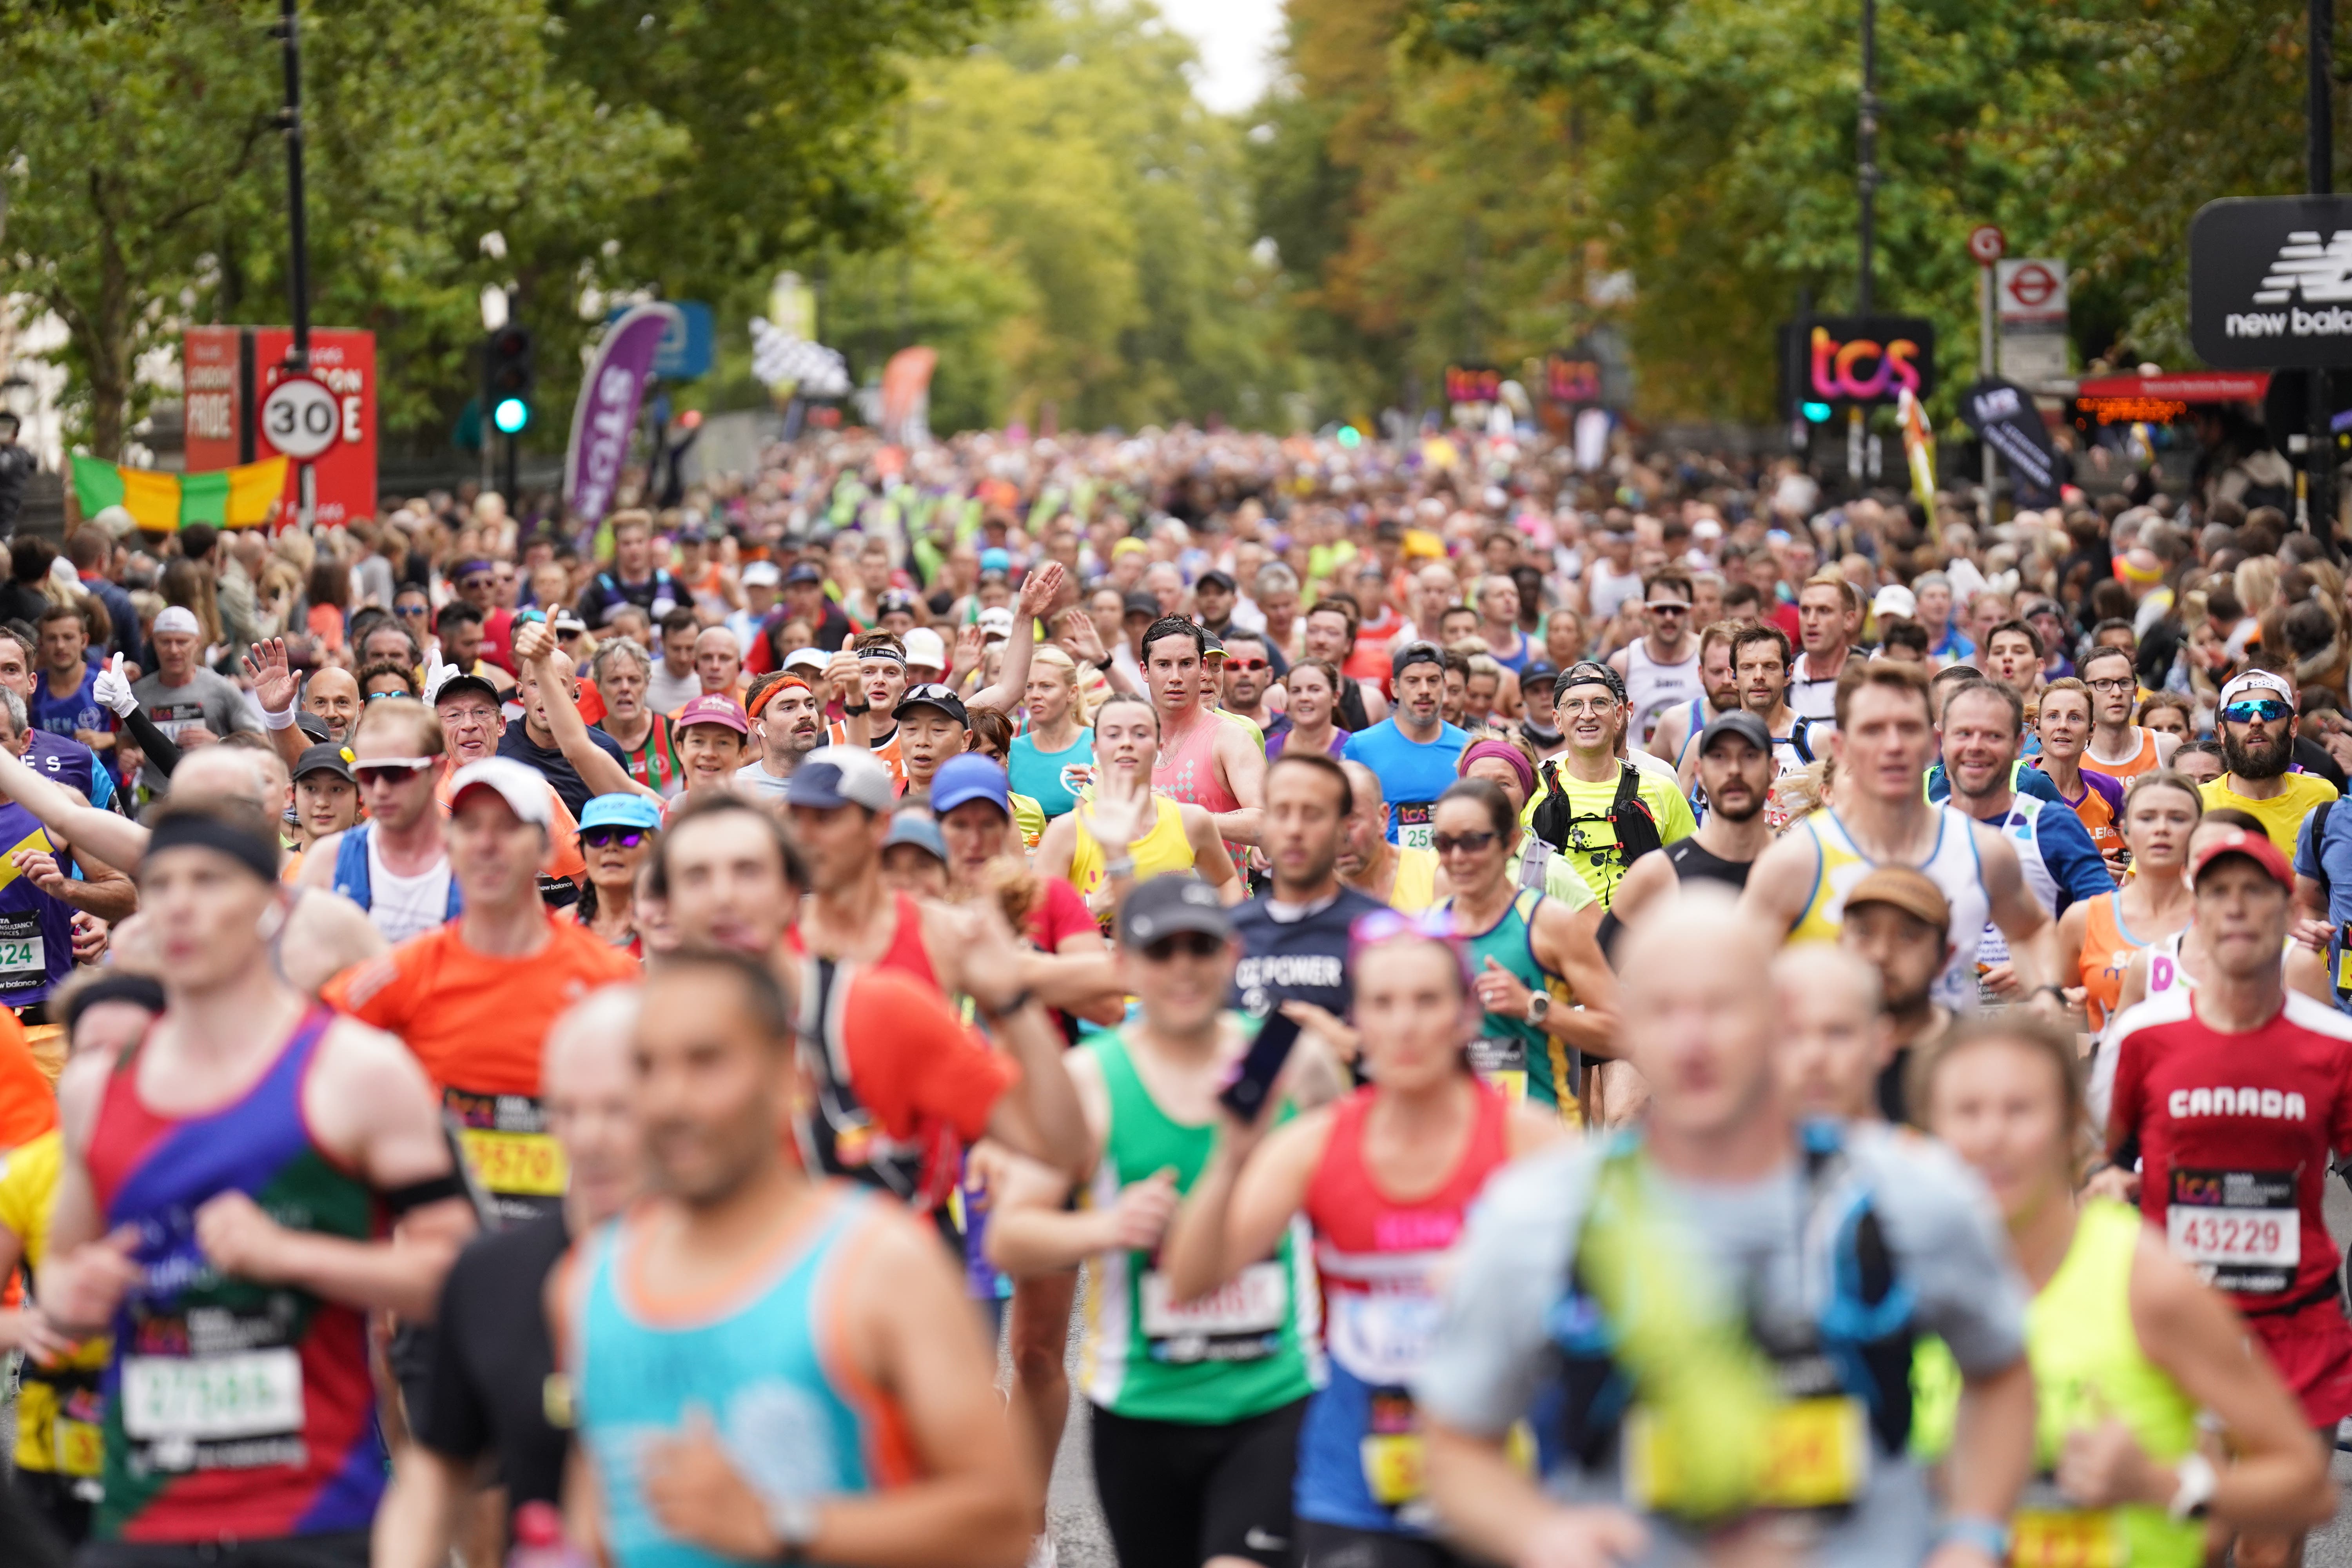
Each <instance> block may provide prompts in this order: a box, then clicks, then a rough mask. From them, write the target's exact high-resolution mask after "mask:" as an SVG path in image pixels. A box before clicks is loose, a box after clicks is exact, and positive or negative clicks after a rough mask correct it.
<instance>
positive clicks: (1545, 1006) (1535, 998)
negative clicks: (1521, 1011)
mask: <svg viewBox="0 0 2352 1568" xmlns="http://www.w3.org/2000/svg"><path fill="white" fill-rule="evenodd" d="M1527 1016H1528V1023H1530V1024H1533V1025H1534V1026H1536V1027H1537V1028H1538V1029H1540V1028H1542V1027H1543V1023H1544V1020H1545V1019H1546V1018H1549V1017H1550V1016H1551V995H1550V994H1549V993H1548V992H1543V991H1530V992H1528V1015H1527Z"/></svg>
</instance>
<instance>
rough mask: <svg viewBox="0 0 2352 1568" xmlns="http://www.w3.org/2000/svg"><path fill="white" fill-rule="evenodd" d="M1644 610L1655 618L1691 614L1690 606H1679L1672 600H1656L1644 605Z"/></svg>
mask: <svg viewBox="0 0 2352 1568" xmlns="http://www.w3.org/2000/svg"><path fill="white" fill-rule="evenodd" d="M1642 608H1643V609H1645V610H1647V611H1649V612H1650V614H1652V615H1654V616H1687V615H1689V614H1690V613H1691V607H1690V606H1689V605H1677V604H1675V602H1674V601H1673V600H1671V599H1668V600H1663V601H1658V600H1654V601H1651V602H1649V603H1646V604H1644V605H1643V606H1642Z"/></svg>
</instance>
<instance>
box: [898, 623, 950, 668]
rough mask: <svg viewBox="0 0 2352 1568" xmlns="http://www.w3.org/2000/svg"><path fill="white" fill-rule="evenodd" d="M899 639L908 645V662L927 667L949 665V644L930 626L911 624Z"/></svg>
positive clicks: (944, 666) (945, 666)
mask: <svg viewBox="0 0 2352 1568" xmlns="http://www.w3.org/2000/svg"><path fill="white" fill-rule="evenodd" d="M899 640H900V641H901V642H902V643H904V644H905V645H906V648H907V662H908V664H919V665H921V666H922V667H923V668H925V669H945V668H947V667H948V645H947V644H946V643H945V642H944V641H942V640H940V634H939V633H937V632H935V631H933V630H931V628H930V627H929V626H910V627H908V630H907V635H906V636H905V637H901V638H900V639H899Z"/></svg>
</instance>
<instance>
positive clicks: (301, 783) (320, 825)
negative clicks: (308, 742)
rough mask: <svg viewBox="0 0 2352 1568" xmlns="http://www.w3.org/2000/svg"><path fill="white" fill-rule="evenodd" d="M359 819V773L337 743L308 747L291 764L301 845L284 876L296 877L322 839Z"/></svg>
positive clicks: (354, 823)
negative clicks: (304, 858)
mask: <svg viewBox="0 0 2352 1568" xmlns="http://www.w3.org/2000/svg"><path fill="white" fill-rule="evenodd" d="M359 819H360V784H359V775H358V774H357V773H353V772H352V764H351V763H350V761H349V760H348V759H346V758H345V757H344V755H343V748H342V747H341V746H337V745H327V746H310V747H306V748H304V750H303V752H302V755H301V758H300V760H299V761H298V762H297V763H295V764H294V830H295V832H296V834H297V835H299V840H300V843H301V846H302V848H301V850H300V852H299V853H298V854H296V855H295V856H294V857H293V858H290V859H289V860H288V861H287V863H286V874H287V877H288V878H289V879H293V878H295V877H298V876H299V875H300V873H301V869H302V857H303V856H304V855H307V854H309V853H310V848H311V847H312V846H313V845H315V844H317V843H318V842H319V840H320V839H321V838H326V837H332V836H333V835H335V834H338V833H342V832H346V831H348V830H349V829H351V828H352V827H354V826H358V823H359Z"/></svg>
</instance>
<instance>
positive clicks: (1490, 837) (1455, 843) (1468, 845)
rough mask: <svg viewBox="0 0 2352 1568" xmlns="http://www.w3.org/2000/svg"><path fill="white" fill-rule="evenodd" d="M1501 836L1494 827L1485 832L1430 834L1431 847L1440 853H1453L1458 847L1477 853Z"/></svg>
mask: <svg viewBox="0 0 2352 1568" xmlns="http://www.w3.org/2000/svg"><path fill="white" fill-rule="evenodd" d="M1498 837H1501V835H1499V834H1497V833H1496V832H1495V831H1494V830H1493V829H1492V828H1489V829H1487V830H1486V832H1484V833H1433V834H1431V835H1430V836H1429V847H1431V848H1432V849H1434V850H1436V851H1437V852H1438V853H1439V854H1440V855H1451V854H1453V853H1454V851H1455V850H1456V849H1464V850H1467V851H1469V852H1470V853H1472V854H1474V855H1475V854H1476V853H1477V852H1478V851H1480V850H1482V849H1484V848H1486V846H1488V845H1489V844H1492V843H1493V842H1495V840H1496V838H1498Z"/></svg>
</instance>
